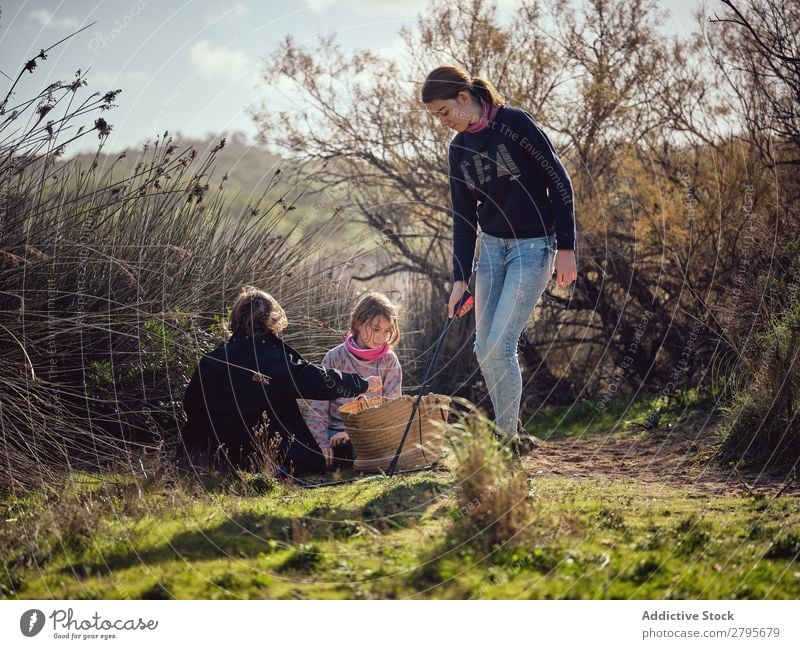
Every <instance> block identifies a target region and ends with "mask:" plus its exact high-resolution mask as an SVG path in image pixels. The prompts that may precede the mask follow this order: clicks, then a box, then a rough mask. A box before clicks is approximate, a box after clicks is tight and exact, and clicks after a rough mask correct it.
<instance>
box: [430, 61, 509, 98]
mask: <svg viewBox="0 0 800 649" xmlns="http://www.w3.org/2000/svg"><path fill="white" fill-rule="evenodd" d="M462 90H463V91H464V92H468V93H469V94H471V95H472V96H473V97H475V98H476V99H479V100H480V99H483V101H485V102H486V103H487V104H489V105H490V106H496V105H499V104H502V103H503V97H502V96H501V95H500V93H499V92H497V88H495V87H494V86H493V85H492V83H491V82H490V81H487V80H486V79H482V78H481V77H473V76H471V75H470V74H469V73H468V72H467V71H466V70H465V69H464V68H461V67H459V66H457V65H441V66H439V67H438V68H436V69H435V70H432V71H431V73H430V74H429V75H428V77H427V78H426V79H425V83H424V84H422V103H423V104H427V103H430V102H432V101H434V100H435V99H455V97H456V96H457V95H458V93H459V92H461V91H462Z"/></svg>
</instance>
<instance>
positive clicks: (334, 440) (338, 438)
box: [328, 430, 350, 457]
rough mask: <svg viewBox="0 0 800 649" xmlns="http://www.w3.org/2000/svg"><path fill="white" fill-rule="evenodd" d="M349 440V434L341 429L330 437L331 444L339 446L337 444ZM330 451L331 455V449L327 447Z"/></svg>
mask: <svg viewBox="0 0 800 649" xmlns="http://www.w3.org/2000/svg"><path fill="white" fill-rule="evenodd" d="M349 441H350V435H348V434H347V431H344V430H343V431H341V432H338V433H336V434H335V435H334V436H333V437H331V446H339V444H345V443H346V442H349ZM328 450H329V451H330V452H331V457H333V449H328Z"/></svg>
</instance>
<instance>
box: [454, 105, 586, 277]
mask: <svg viewBox="0 0 800 649" xmlns="http://www.w3.org/2000/svg"><path fill="white" fill-rule="evenodd" d="M450 196H451V200H452V208H453V281H457V280H469V277H470V275H471V274H472V259H473V257H474V254H475V238H476V236H477V229H476V226H477V225H478V224H480V226H481V230H482V231H483V232H485V233H486V234H489V235H491V236H495V237H503V238H527V237H543V236H545V235H548V234H552V233H553V232H555V234H556V240H557V245H558V249H559V250H574V249H575V212H574V207H573V199H572V183H571V182H570V179H569V174H567V170H566V169H564V166H563V165H562V164H561V161H560V160H559V159H558V154H557V153H556V151H555V149H554V148H553V145H552V144H551V143H550V140H549V139H548V137H547V136H546V135H545V134H544V132H543V131H542V129H541V128H539V125H538V124H536V122H534V121H533V118H532V117H531V116H530V115H529V114H528V113H526V112H525V111H523V110H519V109H518V108H511V107H510V106H502V107H501V108H500V109H499V110H498V112H497V116H496V117H495V120H494V121H493V122H491V123H490V124H489V125H488V126H487V127H486V128H484V129H483V130H482V131H479V132H477V133H466V132H462V133H459V134H457V135H456V136H455V137H454V138H453V141H452V142H451V143H450Z"/></svg>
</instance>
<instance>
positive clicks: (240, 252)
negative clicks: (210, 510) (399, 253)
mask: <svg viewBox="0 0 800 649" xmlns="http://www.w3.org/2000/svg"><path fill="white" fill-rule="evenodd" d="M37 58H38V57H37ZM34 63H35V61H34ZM28 67H30V66H28ZM34 68H35V65H34V66H33V67H30V69H31V71H32V70H33V69H34ZM83 85H85V84H84V82H83V80H82V78H81V77H80V76H78V77H77V78H76V80H75V81H74V82H72V83H57V84H53V85H51V86H49V87H48V88H47V89H45V90H44V91H43V92H42V93H41V94H40V95H39V96H38V97H35V98H33V99H32V100H28V101H23V102H21V103H20V104H19V105H17V106H6V104H7V102H8V97H7V98H6V100H5V101H4V102H3V103H2V104H0V109H1V110H0V135H2V136H3V138H0V284H2V286H3V291H2V292H0V321H2V322H3V325H2V328H0V403H2V408H1V409H0V445H2V449H3V451H2V452H3V455H4V462H3V463H2V467H0V489H2V488H9V489H10V488H19V487H21V486H25V485H30V486H34V485H38V484H41V483H43V482H52V481H53V480H54V479H55V478H56V476H55V475H54V474H56V473H59V472H66V471H67V470H68V469H69V468H70V467H72V468H75V467H76V465H77V466H81V465H85V466H87V468H89V467H103V466H107V465H109V464H110V463H115V462H122V463H124V464H125V465H127V466H128V467H129V468H132V469H131V470H133V471H135V470H137V467H140V466H141V462H140V459H141V454H142V452H143V451H149V452H150V453H155V452H159V453H160V452H161V450H163V451H169V449H170V448H171V447H172V446H173V445H174V444H175V443H176V442H177V439H178V436H177V431H178V429H179V427H180V426H181V424H182V421H183V411H182V397H183V393H184V389H185V386H186V385H187V383H188V379H189V377H190V375H191V373H192V371H193V368H194V366H195V364H196V362H197V360H198V357H199V356H200V355H201V354H202V353H203V352H205V351H207V350H208V349H209V348H210V347H212V346H214V345H215V344H217V343H219V342H221V339H220V338H219V336H218V335H216V334H217V333H218V332H219V322H220V320H221V318H222V317H224V311H225V308H226V306H227V305H228V304H230V303H231V301H232V298H233V297H234V296H235V294H236V292H237V291H238V289H239V288H240V287H241V286H242V285H243V284H254V285H256V286H259V287H260V288H263V289H265V290H268V291H270V292H271V293H273V294H274V295H275V296H276V298H277V299H278V300H279V301H280V302H281V304H282V306H283V307H284V308H285V309H286V311H287V313H288V314H289V317H290V319H291V320H292V321H293V323H297V324H300V325H301V326H302V327H303V331H302V332H300V333H298V332H297V329H296V328H290V329H289V330H287V332H286V336H285V337H286V340H287V342H289V343H290V344H293V345H296V346H297V347H299V349H300V351H301V353H303V352H306V351H307V350H309V349H313V348H315V345H316V344H317V341H319V340H320V337H322V338H324V339H325V340H329V339H330V337H331V332H330V328H329V327H327V328H326V322H327V321H328V320H329V318H328V315H329V313H330V312H331V308H332V307H331V305H332V304H333V303H334V301H337V300H339V299H340V296H341V290H342V283H343V282H342V280H341V278H340V277H339V276H338V275H337V276H335V275H334V273H333V271H332V270H330V269H329V268H326V267H325V262H318V263H317V264H316V265H315V264H314V263H312V262H310V261H309V260H310V259H311V256H312V255H313V254H314V252H315V251H318V250H319V249H320V237H319V236H316V235H314V234H313V233H309V232H300V231H299V230H292V231H291V232H289V233H287V232H286V228H285V227H284V226H285V221H286V220H287V215H288V213H289V212H291V211H292V210H293V209H294V205H293V204H290V203H289V202H288V201H287V200H284V199H285V197H286V195H287V194H288V191H287V192H284V193H283V194H282V198H279V199H278V200H276V201H275V200H270V199H268V198H266V197H267V196H273V195H274V193H275V192H276V191H278V190H279V188H280V185H281V181H280V178H281V175H280V171H279V170H277V171H274V172H273V171H270V172H269V174H271V181H270V183H269V186H268V188H267V190H266V191H265V192H264V193H263V194H261V195H257V196H253V197H251V198H252V200H250V201H249V202H248V205H247V207H246V208H245V209H242V210H240V211H239V212H237V213H233V212H232V211H231V210H230V209H228V207H227V206H226V204H225V202H224V201H223V198H222V194H221V188H222V186H223V183H224V178H223V179H222V181H220V183H217V182H216V181H214V180H213V178H212V170H213V168H214V161H215V155H216V153H217V152H218V151H219V150H220V149H221V148H222V147H223V146H224V144H225V141H224V140H222V141H221V142H220V143H219V144H218V145H217V146H216V147H215V148H213V149H212V150H210V151H209V152H208V153H207V154H205V155H198V153H197V151H195V150H194V149H193V148H191V147H180V146H179V144H178V143H177V142H174V141H173V139H172V138H171V137H170V136H169V134H168V133H164V135H163V136H162V137H159V138H156V140H155V141H154V142H152V143H148V144H146V145H144V147H143V149H142V151H141V153H140V154H139V158H138V161H137V163H136V165H135V167H134V169H133V171H129V172H126V174H122V175H121V174H120V173H119V172H118V171H116V170H115V163H110V164H109V166H108V167H107V168H102V167H100V166H99V165H98V164H97V162H96V161H95V162H94V163H90V164H89V165H88V166H86V165H84V166H81V164H79V163H78V162H75V161H68V162H66V163H62V162H59V161H58V158H59V156H60V155H61V153H62V151H63V149H62V147H61V144H60V141H59V137H62V138H63V137H64V136H63V134H64V133H72V132H73V131H72V130H70V129H74V128H75V127H74V125H72V122H74V121H76V120H78V119H83V117H82V116H85V115H86V114H87V112H90V111H92V110H96V111H100V110H104V109H106V108H109V107H111V105H112V101H113V100H114V99H115V98H116V96H117V93H118V92H119V91H115V92H113V93H107V94H106V95H104V96H102V97H100V98H99V99H96V100H92V99H91V98H90V99H89V100H87V101H85V102H84V103H82V104H80V108H76V109H75V110H74V111H73V112H72V113H70V114H67V115H66V116H62V117H60V121H59V124H58V128H55V127H54V125H52V124H50V123H47V122H45V121H44V120H43V119H41V118H43V117H44V116H45V115H46V114H47V113H48V110H49V108H48V107H52V106H53V105H55V104H56V103H58V102H59V101H62V100H63V103H67V102H69V101H71V100H72V97H71V95H72V94H76V93H79V91H80V89H81V87H82V86H83ZM9 96H11V95H10V94H9ZM79 103H80V102H77V101H76V102H75V104H76V105H77V104H79ZM3 110H5V111H6V112H3ZM32 113H37V114H38V115H39V116H40V119H38V120H37V119H36V117H37V115H36V114H32ZM29 118H30V119H29ZM30 124H34V126H33V127H30ZM110 129H111V126H110V125H109V124H108V123H107V122H106V121H105V120H104V119H102V118H98V119H97V120H96V121H95V128H94V129H89V130H86V131H85V132H84V133H92V132H95V133H97V134H98V135H99V136H100V138H101V144H100V147H101V148H102V145H103V143H104V142H105V137H106V136H107V135H108V133H109V131H110ZM76 137H77V136H76ZM98 154H99V149H98ZM125 155H126V154H125V153H123V154H120V156H119V157H118V158H117V160H119V159H121V158H123V157H124V156H125ZM344 284H345V288H346V282H344ZM159 449H161V450H159Z"/></svg>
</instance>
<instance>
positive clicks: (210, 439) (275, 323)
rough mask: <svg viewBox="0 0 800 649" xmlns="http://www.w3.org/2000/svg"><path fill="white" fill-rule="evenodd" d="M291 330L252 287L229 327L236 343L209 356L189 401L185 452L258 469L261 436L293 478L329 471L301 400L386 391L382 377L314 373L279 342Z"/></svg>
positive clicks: (230, 342)
mask: <svg viewBox="0 0 800 649" xmlns="http://www.w3.org/2000/svg"><path fill="white" fill-rule="evenodd" d="M287 324H288V322H287V319H286V314H285V313H284V311H283V309H282V308H281V306H280V304H278V302H277V301H276V300H275V298H273V297H272V296H271V295H270V294H269V293H265V292H264V291H260V290H258V289H256V288H253V287H252V286H245V287H244V288H243V289H242V290H241V292H240V293H239V295H238V297H237V298H236V301H235V302H234V303H233V308H232V310H231V317H230V322H229V323H228V324H227V326H226V327H225V329H226V334H227V335H228V336H229V340H228V342H227V343H226V344H224V345H222V346H220V347H218V348H217V349H215V350H214V351H212V352H209V353H207V354H205V355H204V356H203V357H202V358H201V359H200V362H199V363H198V365H197V369H196V370H195V372H194V375H193V376H192V379H191V381H190V383H189V387H188V388H187V390H186V395H185V397H184V410H185V411H186V415H187V422H186V426H185V427H184V428H183V430H182V432H181V437H182V441H183V447H184V448H183V450H184V452H185V453H186V454H187V455H188V456H189V457H190V458H191V457H192V456H194V457H199V459H200V461H201V462H203V463H214V462H215V461H218V459H219V461H222V462H224V463H225V464H226V465H227V466H228V467H229V468H231V467H233V468H257V467H254V466H253V459H254V455H255V452H256V451H257V447H255V446H254V429H256V428H257V427H259V426H262V427H263V428H265V429H266V430H265V432H266V437H267V439H268V440H274V439H275V437H276V436H278V438H279V440H278V441H277V442H276V446H277V458H276V461H277V463H278V465H279V467H281V468H282V469H283V470H285V471H287V472H297V473H303V472H314V473H322V472H324V471H325V459H324V456H323V454H322V453H321V452H320V449H319V447H318V446H317V443H316V442H315V441H314V438H313V437H312V436H311V433H310V432H309V430H308V427H307V426H306V422H305V421H304V419H303V416H302V414H301V413H300V408H299V407H298V405H297V399H298V398H300V399H338V398H345V399H346V398H353V397H356V396H357V395H359V394H362V393H364V392H367V391H372V392H375V391H380V389H381V380H380V378H378V377H376V376H369V378H368V379H363V378H361V376H360V375H359V374H358V373H357V372H352V373H345V372H340V371H339V370H336V369H331V368H325V367H321V366H319V365H312V364H311V363H309V362H307V361H305V360H303V358H302V357H301V356H300V354H298V353H297V352H296V351H295V350H294V349H292V348H291V347H290V346H289V345H287V344H286V343H285V342H283V341H282V340H281V339H280V338H279V337H278V334H280V333H281V331H282V330H283V329H284V328H285V327H286V325H287Z"/></svg>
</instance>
